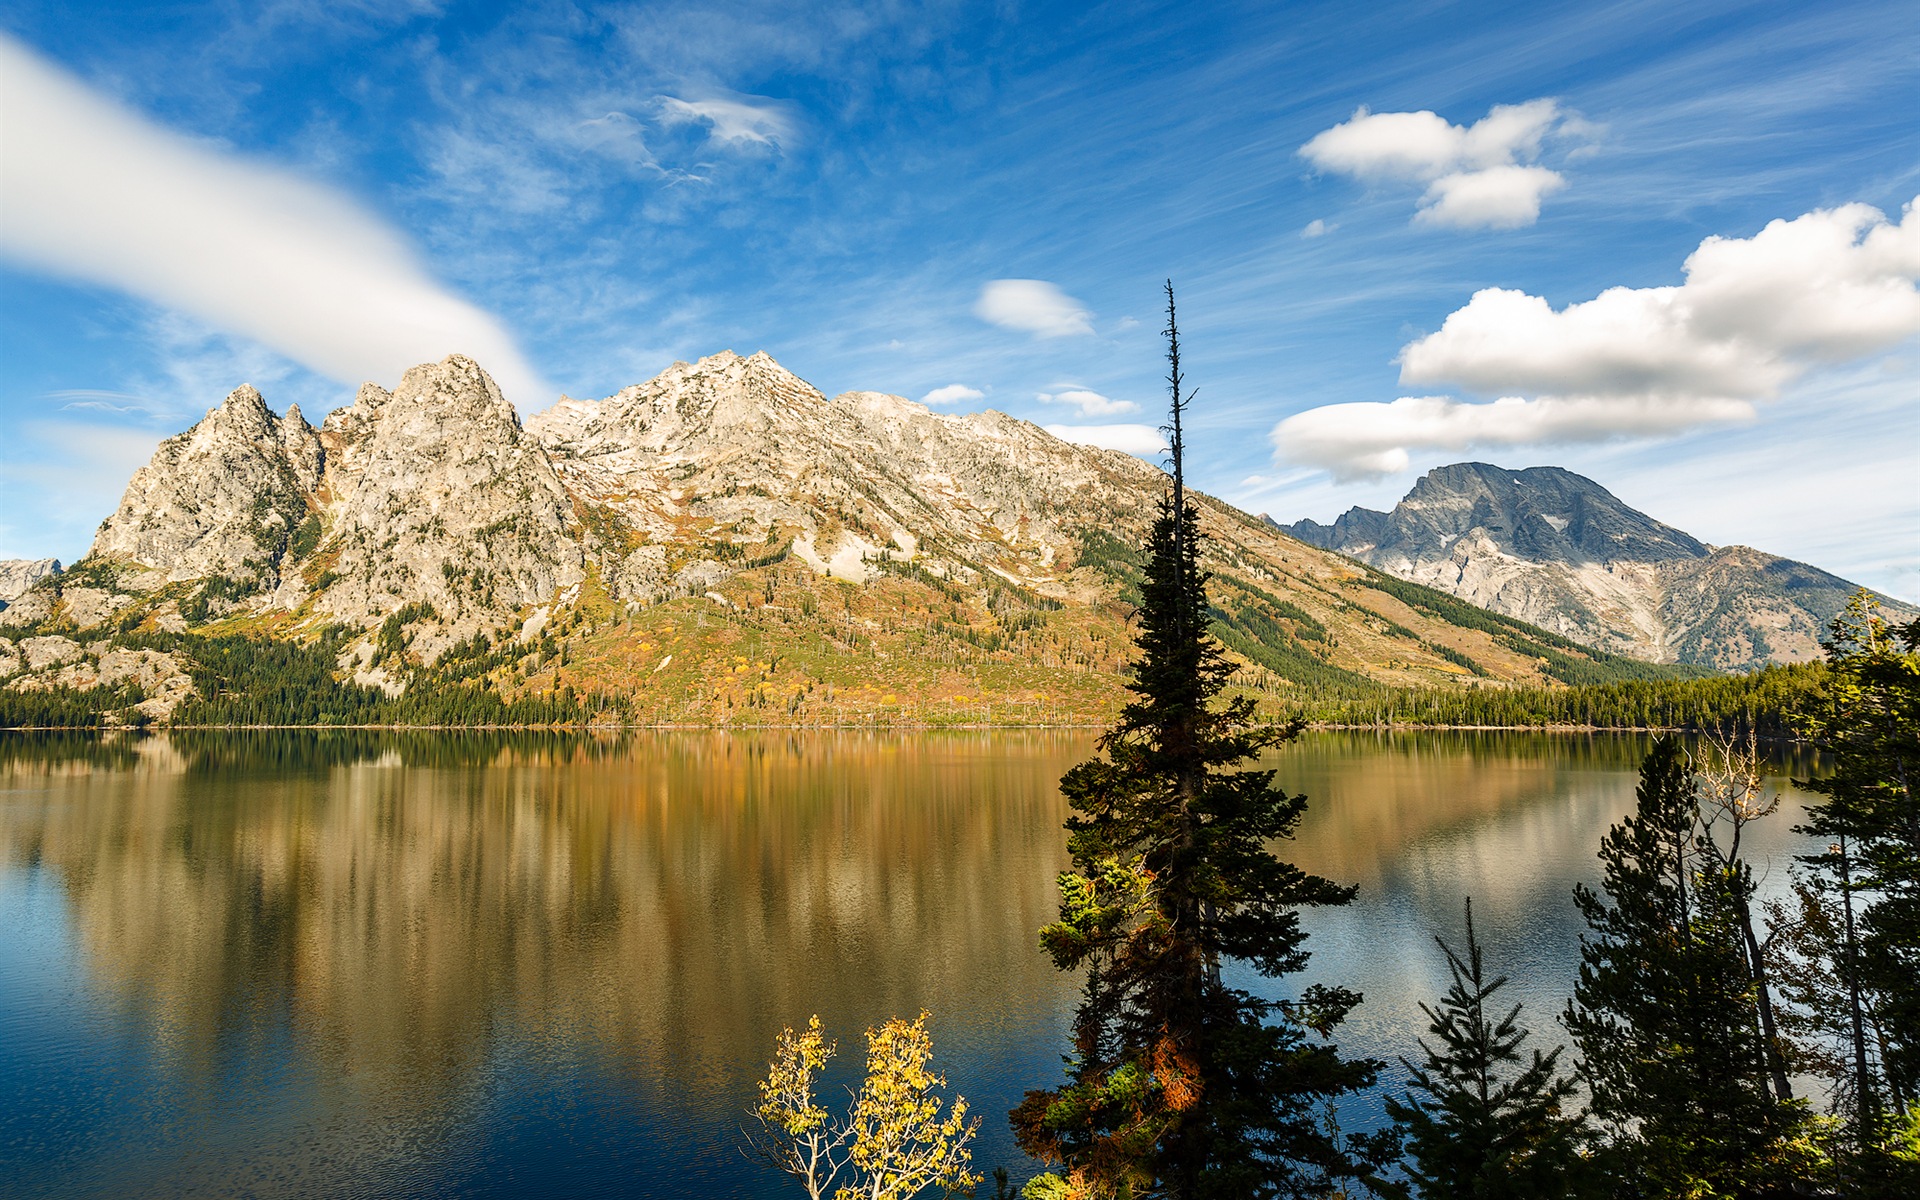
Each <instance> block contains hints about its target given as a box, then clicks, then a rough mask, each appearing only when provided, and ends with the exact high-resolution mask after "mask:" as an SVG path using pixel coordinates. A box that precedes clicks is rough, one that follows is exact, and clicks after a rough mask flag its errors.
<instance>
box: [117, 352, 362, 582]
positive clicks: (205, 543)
mask: <svg viewBox="0 0 1920 1200" xmlns="http://www.w3.org/2000/svg"><path fill="white" fill-rule="evenodd" d="M323 460H324V451H323V450H322V447H321V444H320V441H319V439H318V438H316V437H315V436H314V434H313V430H312V429H311V427H309V426H308V425H307V423H306V421H305V419H304V418H302V417H301V416H300V415H299V413H298V412H297V411H290V412H289V413H288V416H287V417H286V418H281V417H276V416H275V415H274V414H273V412H272V411H271V410H269V409H268V408H267V405H266V402H265V401H264V400H263V399H262V398H261V396H260V393H259V392H258V391H256V390H255V389H254V388H253V386H252V385H250V384H246V385H242V386H240V387H237V388H235V389H234V390H233V391H232V392H230V393H229V394H228V395H227V398H226V399H225V400H224V401H222V402H221V403H220V405H219V407H217V408H215V409H213V410H212V411H211V412H209V413H208V414H207V415H206V416H205V417H204V418H202V419H201V420H200V421H199V423H197V424H196V425H194V426H193V428H191V429H189V430H187V431H186V432H185V433H182V434H179V435H177V436H175V437H171V438H168V439H167V440H166V441H163V442H161V443H160V446H159V448H158V449H156V450H155V451H154V453H153V458H152V459H151V460H150V461H149V462H148V463H147V465H146V466H144V467H141V468H140V469H139V470H138V471H135V472H134V475H133V479H132V481H131V482H130V483H128V485H127V490H126V493H125V494H124V495H123V496H122V497H121V500H120V506H119V507H118V508H117V509H116V510H115V511H114V513H113V515H111V516H109V517H108V518H107V519H106V521H104V522H103V523H102V524H101V526H100V529H99V532H98V533H97V534H96V535H95V536H94V539H93V548H92V550H91V552H90V554H91V555H92V556H99V557H102V558H111V559H120V560H125V561H127V562H131V563H137V564H139V565H141V566H143V567H146V568H147V569H149V570H151V571H154V572H157V573H158V574H159V575H160V577H161V578H163V579H165V580H170V581H177V580H189V579H205V578H208V577H211V576H218V577H222V578H226V579H233V580H241V581H247V582H253V581H262V580H271V579H272V578H274V576H275V572H276V568H277V565H278V562H279V556H280V553H281V552H282V550H283V549H284V547H285V544H286V542H287V539H288V537H289V536H290V535H291V533H292V530H293V528H294V527H295V526H296V525H298V524H299V523H300V521H302V520H303V519H304V518H305V517H306V515H307V509H308V506H307V497H306V494H307V492H308V491H310V490H311V488H312V485H313V481H315V480H317V479H318V478H319V477H320V474H321V471H322V469H323Z"/></svg>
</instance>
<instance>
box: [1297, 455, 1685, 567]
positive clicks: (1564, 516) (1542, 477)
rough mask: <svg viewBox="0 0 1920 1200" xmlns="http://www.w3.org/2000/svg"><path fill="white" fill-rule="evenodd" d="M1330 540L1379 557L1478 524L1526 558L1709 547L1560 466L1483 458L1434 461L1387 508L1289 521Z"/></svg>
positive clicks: (1610, 556) (1670, 554)
mask: <svg viewBox="0 0 1920 1200" xmlns="http://www.w3.org/2000/svg"><path fill="white" fill-rule="evenodd" d="M1288 528H1289V530H1290V531H1292V532H1293V533H1294V536H1296V537H1299V538H1300V539H1301V540H1302V541H1312V542H1313V543H1314V544H1316V545H1322V546H1327V547H1328V548H1330V549H1342V551H1343V552H1344V553H1351V551H1347V550H1344V547H1348V546H1353V547H1367V548H1370V549H1373V550H1375V551H1377V552H1378V553H1380V554H1381V555H1383V556H1388V555H1392V554H1394V553H1396V552H1409V553H1410V552H1416V551H1420V550H1423V549H1424V548H1425V547H1427V546H1430V545H1433V544H1435V543H1438V544H1441V545H1445V544H1447V543H1448V542H1449V541H1451V540H1452V539H1454V538H1459V537H1462V536H1465V535H1466V534H1469V533H1471V532H1473V531H1474V530H1482V531H1484V532H1485V533H1486V534H1487V535H1488V538H1489V540H1490V541H1491V542H1492V543H1493V544H1494V545H1496V546H1498V547H1499V548H1500V549H1501V550H1502V551H1504V552H1506V553H1509V554H1512V555H1515V556H1516V557H1519V558H1524V559H1527V560H1529V561H1532V562H1560V563H1589V562H1598V563H1608V562H1670V561H1674V560H1678V559H1687V558H1704V557H1706V556H1707V555H1708V554H1710V553H1712V549H1713V548H1712V547H1711V546H1708V545H1706V544H1705V543H1703V542H1701V541H1699V540H1698V539H1696V538H1694V537H1692V536H1691V535H1689V534H1686V533H1684V532H1682V531H1680V530H1678V529H1675V528H1674V527H1673V526H1671V525H1667V524H1665V523H1663V522H1660V521H1656V520H1654V519H1653V518H1652V517H1649V516H1647V515H1646V514H1645V513H1643V512H1640V511H1638V510H1637V509H1633V508H1629V507H1628V506H1627V505H1626V504H1624V503H1622V502H1621V501H1620V499H1619V498H1618V497H1616V496H1615V495H1614V494H1613V493H1612V492H1609V491H1608V490H1607V489H1606V488H1603V487H1601V486H1600V485H1599V484H1597V483H1595V482H1594V481H1593V480H1591V479H1588V478H1586V477H1585V476H1582V475H1576V474H1574V473H1573V472H1572V471H1568V470H1565V469H1563V468H1560V467H1528V468H1526V469H1525V470H1520V471H1508V470H1503V469H1502V468H1500V467H1496V466H1493V465H1491V464H1488V463H1454V464H1453V465H1451V466H1445V467H1436V468H1434V469H1433V470H1431V471H1429V472H1427V473H1426V474H1425V475H1424V476H1422V477H1421V478H1420V480H1419V482H1417V483H1415V484H1414V485H1413V489H1412V490H1411V491H1409V492H1408V493H1407V495H1406V497H1405V498H1404V499H1403V500H1401V501H1400V503H1398V504H1396V505H1394V508H1393V511H1392V512H1391V513H1383V512H1376V511H1374V510H1372V509H1365V508H1353V509H1349V510H1348V511H1347V512H1346V513H1345V514H1344V515H1342V516H1341V517H1340V518H1339V519H1338V520H1336V521H1335V522H1334V523H1333V525H1332V526H1331V527H1329V526H1324V525H1319V524H1317V523H1315V522H1310V521H1303V522H1301V523H1300V524H1299V525H1297V526H1289V527H1288Z"/></svg>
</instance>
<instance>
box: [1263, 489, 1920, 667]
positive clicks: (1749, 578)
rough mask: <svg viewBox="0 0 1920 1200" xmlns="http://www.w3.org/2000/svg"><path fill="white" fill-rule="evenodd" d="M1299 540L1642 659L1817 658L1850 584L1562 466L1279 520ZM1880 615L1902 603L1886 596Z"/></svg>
mask: <svg viewBox="0 0 1920 1200" xmlns="http://www.w3.org/2000/svg"><path fill="white" fill-rule="evenodd" d="M1282 528H1284V529H1286V530H1287V532H1289V533H1291V534H1292V535H1293V536H1295V537H1297V538H1299V539H1300V540H1301V541H1304V542H1308V543H1311V544H1313V545H1316V546H1322V547H1325V548H1327V549H1330V550H1335V551H1338V552H1339V553H1342V554H1347V555H1351V556H1352V557H1354V558H1357V559H1359V560H1360V561H1362V562H1365V563H1368V564H1370V565H1372V566H1375V567H1378V568H1380V569H1381V570H1383V571H1387V572H1389V573H1391V574H1394V575H1398V576H1400V577H1401V578H1403V579H1411V580H1413V581H1414V582H1416V583H1422V584H1425V585H1427V586H1429V587H1433V588H1438V589H1439V590H1441V591H1444V592H1449V593H1451V594H1453V595H1455V596H1459V597H1461V598H1462V599H1464V600H1469V601H1472V602H1473V603H1475V604H1478V605H1481V606H1482V607H1484V608H1489V609H1492V610H1493V611H1495V612H1500V613H1505V614H1507V615H1509V616H1514V617H1518V618H1520V619H1521V620H1524V621H1528V622H1531V623H1533V624H1536V625H1540V626H1542V627H1544V628H1547V629H1551V630H1553V631H1555V632H1557V633H1560V634H1563V635H1564V636H1566V637H1570V638H1572V639H1574V640H1576V641H1579V642H1583V643H1585V644H1587V645H1590V646H1594V647H1597V648H1599V649H1602V650H1606V651H1609V652H1611V653H1616V654H1624V655H1631V656H1633V657H1637V658H1643V659H1647V660H1649V661H1652V662H1682V663H1695V664H1700V665H1704V666H1713V667H1721V668H1727V669H1744V668H1750V667H1755V666H1759V665H1763V664H1765V663H1769V662H1802V661H1806V660H1809V659H1813V658H1817V657H1819V656H1820V653H1821V651H1820V637H1821V636H1822V635H1823V634H1824V632H1825V629H1826V623H1827V621H1829V620H1831V619H1832V617H1833V615H1834V614H1835V613H1836V612H1838V611H1839V610H1840V609H1841V608H1842V607H1843V606H1844V605H1845V603H1846V598H1847V597H1848V596H1849V595H1850V594H1852V592H1853V591H1854V590H1855V587H1856V585H1854V584H1851V583H1848V582H1847V581H1846V580H1844V579H1841V578H1839V577H1837V576H1834V575H1830V574H1828V573H1827V572H1825V571H1821V570H1819V569H1818V568H1815V567H1810V566H1807V565H1806V564H1805V563H1797V562H1793V561H1791V560H1788V559H1783V558H1778V557H1776V556H1774V555H1771V554H1765V553H1762V552H1760V551H1758V550H1753V549H1750V548H1748V547H1745V546H1729V547H1720V548H1715V547H1712V546H1709V545H1707V544H1706V543H1704V542H1701V541H1700V540H1698V539H1697V538H1694V537H1692V536H1691V535H1689V534H1687V533H1684V532H1682V531H1681V530H1678V529H1675V528H1674V527H1673V526H1671V525H1667V524H1663V523H1662V522H1660V521H1657V520H1655V519H1653V518H1652V517H1649V516H1647V515H1646V514H1645V513H1642V512H1639V511H1638V510H1636V509H1633V508H1629V507H1628V506H1627V505H1625V504H1623V503H1621V502H1620V500H1619V499H1618V498H1617V497H1615V496H1614V495H1613V494H1612V493H1610V492H1608V491H1607V490H1606V489H1605V488H1603V487H1601V486H1600V485H1599V484H1597V483H1595V482H1593V481H1592V480H1590V479H1586V478H1583V477H1582V476H1579V475H1575V474H1574V473H1573V472H1571V471H1565V470H1562V469H1560V468H1558V467H1533V468H1529V469H1527V470H1523V471H1508V470H1503V469H1502V468H1499V467H1494V466H1489V465H1487V464H1485V463H1456V464H1454V465H1452V466H1447V467H1440V468H1437V469H1435V470H1433V471H1430V472H1428V474H1427V475H1426V476H1425V477H1424V478H1422V479H1421V480H1420V481H1419V482H1418V483H1417V484H1415V485H1414V487H1413V490H1411V491H1410V492H1408V493H1407V495H1406V497H1405V499H1403V500H1401V501H1400V503H1399V504H1397V505H1395V506H1394V509H1393V511H1392V512H1390V513H1383V512H1376V511H1374V510H1371V509H1364V508H1355V509H1351V510H1349V511H1348V512H1347V513H1345V514H1344V515H1343V516H1341V517H1340V518H1339V519H1338V520H1336V521H1335V522H1334V523H1333V524H1332V525H1322V524H1319V523H1318V522H1315V521H1301V522H1298V523H1296V524H1294V525H1287V526H1282ZM1882 603H1883V605H1884V606H1885V608H1886V609H1887V611H1888V612H1889V614H1890V615H1909V614H1911V613H1912V610H1911V608H1910V607H1909V606H1907V605H1903V604H1901V603H1899V602H1897V601H1893V600H1889V599H1887V598H1885V597H1882Z"/></svg>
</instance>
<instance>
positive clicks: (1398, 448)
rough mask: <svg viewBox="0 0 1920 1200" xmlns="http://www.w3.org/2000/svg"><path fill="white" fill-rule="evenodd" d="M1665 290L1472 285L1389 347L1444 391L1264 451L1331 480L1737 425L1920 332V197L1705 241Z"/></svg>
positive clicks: (1305, 416) (1300, 434) (1309, 418)
mask: <svg viewBox="0 0 1920 1200" xmlns="http://www.w3.org/2000/svg"><path fill="white" fill-rule="evenodd" d="M1684 273H1685V282H1684V283H1682V284H1681V285H1679V286H1677V287H1655V288H1626V287H1616V288H1609V289H1607V290H1606V291H1604V292H1602V293H1600V295H1598V296H1596V297H1595V298H1594V299H1592V300H1588V301H1584V302H1581V303H1577V304H1570V305H1568V306H1567V307H1565V308H1563V309H1558V310H1556V309H1554V308H1553V307H1552V306H1551V305H1549V304H1548V303H1547V302H1546V301H1545V300H1544V299H1542V298H1540V297H1538V296H1531V295H1528V294H1527V293H1525V292H1519V291H1512V290H1508V289H1504V288H1488V289H1485V290H1483V291H1480V292H1477V293H1475V294H1474V296H1473V298H1472V300H1470V301H1469V302H1468V303H1467V304H1466V306H1465V307H1463V308H1460V309H1458V310H1456V311H1455V312H1454V313H1453V314H1451V315H1450V316H1448V317H1447V319H1446V321H1445V322H1444V323H1442V325H1441V327H1440V329H1439V331H1437V332H1435V333H1432V334H1429V335H1428V336H1426V337H1424V338H1420V339H1418V340H1417V341H1414V342H1411V343H1409V344H1408V345H1407V346H1406V347H1405V348H1404V349H1402V350H1401V352H1400V382H1401V383H1403V384H1410V385H1414V386H1420V387H1428V386H1434V385H1446V384H1453V385H1457V386H1459V387H1461V388H1462V389H1464V390H1466V391H1469V392H1474V393H1478V394H1481V395H1501V396H1502V398H1501V399H1499V400H1495V401H1493V402H1492V403H1470V402H1466V401H1462V400H1459V399H1456V398H1453V397H1448V396H1412V397H1403V398H1401V399H1399V400H1395V401H1393V402H1392V403H1355V404H1335V405H1328V406H1325V407H1322V408H1316V409H1311V410H1309V411H1307V412H1304V413H1299V414H1297V415H1295V416H1292V417H1289V418H1287V419H1286V420H1284V421H1282V422H1280V424H1279V425H1277V426H1276V427H1275V428H1274V431H1273V435H1272V436H1273V440H1274V445H1275V455H1276V457H1279V458H1283V459H1288V460H1291V461H1295V462H1301V463H1308V464H1312V465H1316V466H1322V467H1326V468H1328V469H1329V470H1332V471H1334V472H1335V473H1336V474H1338V475H1342V476H1346V477H1350V476H1353V475H1359V474H1378V473H1382V472H1391V471H1397V470H1400V469H1402V468H1403V467H1404V466H1405V465H1406V463H1407V460H1408V451H1409V450H1411V449H1419V448H1434V449H1449V450H1460V449H1465V448H1467V447H1469V446H1489V445H1490V446H1514V445H1535V444H1544V443H1568V442H1585V441H1600V440H1606V439H1610V438H1618V437H1646V436H1663V435H1670V434H1675V433H1679V432H1681V431H1683V430H1686V429H1691V428H1695V427H1698V426H1701V425H1707V424H1714V423H1720V422H1726V421H1737V420H1743V419H1750V418H1751V417H1752V416H1753V415H1754V412H1755V409H1754V404H1755V402H1758V401H1765V400H1771V399H1773V398H1775V397H1776V396H1778V395H1779V394H1780V392H1781V391H1782V389H1784V388H1785V387H1786V386H1788V385H1789V384H1790V383H1792V382H1793V381H1794V380H1795V379H1797V378H1799V377H1800V376H1801V375H1802V374H1803V373H1805V372H1806V371H1807V370H1808V369H1810V368H1811V367H1813V366H1815V365H1817V364H1820V363H1834V362H1842V361H1846V360H1849V359H1857V358H1860V357H1862V356H1865V355H1868V354H1873V353H1877V352H1879V351H1882V350H1885V349H1887V348H1889V347H1891V346H1893V345H1895V344H1897V343H1898V342H1900V341H1901V340H1903V339H1905V338H1907V337H1910V336H1912V335H1914V334H1916V333H1920V287H1916V282H1920V199H1916V200H1915V201H1913V202H1911V203H1909V204H1908V205H1907V206H1906V209H1905V212H1904V215H1903V218H1902V220H1901V221H1900V223H1898V224H1895V223H1892V222H1889V221H1888V220H1887V219H1886V217H1885V216H1884V215H1883V214H1881V212H1880V211H1879V210H1878V209H1874V208H1871V207H1869V206H1867V205H1864V204H1849V205H1844V206H1842V207H1840V208H1835V209H1820V210H1816V211H1814V212H1811V213H1808V214H1806V215H1805V216H1801V217H1798V218H1795V219H1793V220H1790V221H1788V220H1777V221H1774V222H1772V223H1771V224H1769V225H1768V226H1767V227H1766V228H1765V229H1763V230H1761V231H1760V232H1759V233H1757V234H1755V235H1754V236H1753V237H1751V238H1721V237H1711V238H1708V239H1707V240H1706V241H1704V242H1702V243H1701V244H1700V247H1699V249H1697V250H1696V251H1694V253H1693V254H1692V255H1690V256H1689V257H1688V258H1687V261H1686V264H1685V267H1684Z"/></svg>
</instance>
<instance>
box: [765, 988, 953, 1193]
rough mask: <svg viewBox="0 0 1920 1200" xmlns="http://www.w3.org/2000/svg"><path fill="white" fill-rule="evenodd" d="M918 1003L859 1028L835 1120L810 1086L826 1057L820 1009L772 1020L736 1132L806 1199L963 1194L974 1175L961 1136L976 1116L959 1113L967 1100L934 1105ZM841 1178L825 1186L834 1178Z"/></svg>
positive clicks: (938, 1084) (929, 1052)
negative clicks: (853, 1087) (761, 1074)
mask: <svg viewBox="0 0 1920 1200" xmlns="http://www.w3.org/2000/svg"><path fill="white" fill-rule="evenodd" d="M927 1016H928V1014H927V1013H925V1012H924V1011H923V1012H922V1013H921V1014H920V1015H919V1016H918V1017H917V1018H915V1019H914V1020H912V1021H905V1020H901V1019H899V1018H897V1017H896V1018H895V1019H893V1020H891V1021H888V1022H887V1023H886V1024H885V1025H882V1026H881V1027H880V1028H879V1029H877V1030H876V1029H869V1030H867V1075H866V1079H865V1081H864V1082H863V1083H862V1084H861V1086H860V1090H859V1091H858V1092H856V1093H854V1095H853V1109H852V1112H851V1113H850V1115H849V1116H848V1117H847V1118H846V1119H844V1120H842V1119H840V1118H837V1117H836V1116H835V1115H834V1114H833V1113H832V1112H831V1111H830V1110H828V1109H827V1108H826V1107H825V1106H823V1105H822V1104H820V1102H819V1100H818V1099H817V1098H816V1096H815V1085H816V1083H817V1081H818V1078H819V1074H820V1071H821V1070H822V1068H824V1067H825V1066H826V1064H827V1062H828V1060H829V1059H831V1058H832V1057H833V1054H834V1051H835V1046H834V1044H833V1043H832V1042H829V1041H827V1039H826V1036H825V1034H824V1033H823V1032H822V1030H821V1027H820V1018H819V1017H818V1016H815V1017H812V1018H811V1019H809V1021H808V1022H807V1028H806V1030H805V1031H804V1032H801V1033H795V1032H794V1031H793V1030H792V1029H791V1028H788V1029H782V1030H781V1031H780V1034H779V1037H778V1038H777V1039H776V1041H775V1046H774V1056H773V1061H772V1063H771V1064H769V1066H768V1070H767V1077H766V1078H765V1079H763V1080H761V1082H760V1103H759V1104H758V1105H756V1106H755V1107H754V1108H753V1109H752V1110H751V1116H752V1117H753V1119H754V1122H755V1124H756V1125H757V1126H758V1128H757V1129H756V1128H751V1127H750V1128H749V1129H748V1130H747V1131H746V1136H747V1143H748V1145H749V1147H750V1148H751V1150H752V1152H753V1154H754V1155H755V1156H756V1157H758V1158H760V1159H761V1160H763V1161H764V1162H766V1163H768V1164H769V1165H770V1166H772V1167H774V1168H775V1169H776V1170H779V1171H782V1172H784V1173H786V1174H788V1175H791V1176H793V1177H794V1179H796V1180H798V1181H799V1183H800V1185H801V1186H802V1187H803V1188H805V1189H806V1193H807V1196H808V1197H809V1200H825V1198H826V1197H828V1196H832V1197H833V1198H834V1200H909V1197H913V1196H918V1195H920V1194H921V1193H922V1192H924V1191H926V1190H928V1189H929V1188H938V1189H940V1190H941V1192H942V1193H944V1194H946V1195H953V1194H955V1193H960V1194H971V1193H972V1191H973V1189H974V1188H975V1187H977V1186H978V1185H979V1183H980V1177H979V1176H978V1175H976V1174H974V1173H973V1171H972V1160H973V1152H972V1151H971V1150H970V1149H969V1144H970V1143H971V1142H972V1141H973V1137H974V1134H975V1133H977V1132H978V1131H979V1128H980V1119H979V1118H978V1117H975V1118H974V1119H973V1120H971V1121H969V1120H968V1119H967V1101H966V1098H965V1097H964V1096H956V1097H954V1100H953V1105H952V1108H951V1109H950V1110H949V1111H948V1112H947V1113H946V1115H944V1116H942V1115H941V1109H942V1107H944V1105H943V1102H942V1100H941V1098H940V1096H939V1094H938V1093H939V1089H942V1088H944V1087H946V1085H947V1080H946V1077H945V1076H943V1075H939V1074H936V1073H934V1072H933V1071H932V1070H931V1069H930V1067H929V1064H930V1063H931V1062H932V1060H933V1040H932V1038H931V1037H930V1036H929V1035H928V1033H927ZM843 1179H850V1180H851V1182H850V1183H849V1182H842V1183H841V1184H840V1186H839V1187H838V1189H837V1190H835V1187H834V1185H835V1183H836V1181H840V1180H843Z"/></svg>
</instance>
